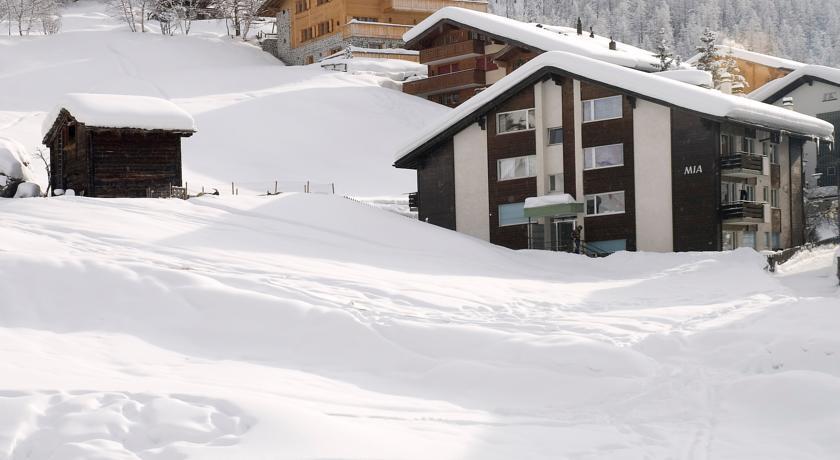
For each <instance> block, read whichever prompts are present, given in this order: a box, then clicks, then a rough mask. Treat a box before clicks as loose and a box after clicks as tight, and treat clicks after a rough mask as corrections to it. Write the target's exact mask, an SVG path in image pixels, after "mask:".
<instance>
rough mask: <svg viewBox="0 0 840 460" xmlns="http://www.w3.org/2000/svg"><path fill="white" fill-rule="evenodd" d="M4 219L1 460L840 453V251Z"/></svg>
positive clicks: (399, 230)
mask: <svg viewBox="0 0 840 460" xmlns="http://www.w3.org/2000/svg"><path fill="white" fill-rule="evenodd" d="M0 216H2V225H0V293H2V295H0V299H1V300H0V344H1V345H0V376H2V386H0V459H15V460H18V459H24V458H32V459H61V460H67V459H103V460H124V459H133V460H137V459H144V460H147V459H185V458H186V459H202V460H205V459H249V460H251V459H262V458H272V459H274V458H288V459H314V458H319V459H320V458H331V459H332V458H336V459H338V458H340V459H371V458H387V459H424V460H425V459H430V458H434V459H482V460H487V459H512V458H516V459H535V458H540V459H543V458H544V459H549V458H593V459H594V458H614V459H615V458H617V459H622V458H628V459H639V458H656V459H659V458H684V459H702V458H762V459H768V458H778V459H790V458H825V459H828V458H833V457H834V456H835V454H836V452H837V451H838V449H840V437H838V436H837V433H838V427H840V336H838V334H837V331H838V330H840V311H838V310H837V306H838V304H840V303H838V299H840V290H838V288H837V287H836V280H835V279H834V278H833V270H834V267H833V266H832V261H831V260H832V251H833V248H829V249H824V250H819V251H815V252H813V253H809V254H806V255H803V256H799V257H797V258H795V259H794V260H792V261H791V262H789V263H788V264H785V265H783V266H782V271H781V273H780V274H777V275H770V274H768V273H767V272H765V271H764V270H763V265H764V260H763V259H762V258H761V257H760V256H759V255H757V254H755V253H754V252H752V251H749V250H739V251H735V252H729V253H722V254H720V253H718V254H714V253H703V254H699V253H698V254H631V253H619V254H615V255H613V256H610V257H609V258H607V259H598V260H594V259H588V258H584V257H581V256H574V255H569V254H556V253H547V252H531V251H510V250H507V249H504V248H500V247H496V246H491V245H489V244H486V243H484V242H481V241H478V240H475V239H472V238H470V237H467V236H464V235H461V234H457V233H454V232H449V231H446V230H443V229H440V228H437V227H434V226H431V225H428V224H425V223H422V222H417V221H416V220H412V219H408V218H405V217H402V216H399V215H396V214H393V213H389V212H385V211H381V210H377V209H375V208H372V207H370V206H367V205H364V204H360V203H356V202H353V201H350V200H346V199H343V198H340V197H335V196H324V195H307V194H299V195H294V194H292V195H284V196H280V197H245V196H239V197H204V198H200V199H192V200H189V201H179V200H129V199H113V200H97V199H86V198H67V197H63V198H51V199H30V200H0Z"/></svg>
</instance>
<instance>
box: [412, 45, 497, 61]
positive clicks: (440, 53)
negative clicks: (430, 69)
mask: <svg viewBox="0 0 840 460" xmlns="http://www.w3.org/2000/svg"><path fill="white" fill-rule="evenodd" d="M483 54H484V43H482V42H481V41H479V40H469V41H465V42H458V43H452V44H449V45H442V46H436V47H434V48H426V49H422V50H420V63H421V64H429V63H442V62H446V61H447V60H452V61H455V60H457V59H458V58H466V57H469V56H481V55H483Z"/></svg>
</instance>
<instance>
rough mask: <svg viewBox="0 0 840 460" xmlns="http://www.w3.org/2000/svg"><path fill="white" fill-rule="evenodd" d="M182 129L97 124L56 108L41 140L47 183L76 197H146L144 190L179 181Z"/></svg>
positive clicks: (162, 187)
mask: <svg viewBox="0 0 840 460" xmlns="http://www.w3.org/2000/svg"><path fill="white" fill-rule="evenodd" d="M191 134H192V133H188V132H173V131H164V130H153V131H147V130H139V129H116V128H97V127H90V126H86V125H84V124H83V123H79V122H77V121H76V120H75V119H74V118H73V116H72V115H71V114H70V113H68V112H67V111H62V112H61V114H60V115H59V117H58V119H57V120H56V122H55V124H54V125H53V128H52V130H51V131H50V133H49V134H48V135H47V137H46V138H45V140H44V142H45V144H46V145H47V146H48V147H49V148H50V165H51V177H50V186H51V187H52V188H53V190H55V189H72V190H73V191H75V193H76V194H77V195H82V196H89V197H106V198H118V197H121V198H137V197H146V196H147V193H148V190H149V189H155V190H159V189H164V188H168V187H170V186H179V187H180V186H181V185H182V178H181V177H182V171H181V138H182V137H186V136H189V135H191Z"/></svg>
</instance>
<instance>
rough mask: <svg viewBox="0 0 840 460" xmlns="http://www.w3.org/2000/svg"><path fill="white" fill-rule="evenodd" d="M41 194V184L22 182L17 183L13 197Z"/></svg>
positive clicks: (32, 196)
mask: <svg viewBox="0 0 840 460" xmlns="http://www.w3.org/2000/svg"><path fill="white" fill-rule="evenodd" d="M39 196H41V186H40V185H38V184H35V183H32V182H24V183H22V184H19V185H18V188H17V191H16V192H15V198H36V197H39Z"/></svg>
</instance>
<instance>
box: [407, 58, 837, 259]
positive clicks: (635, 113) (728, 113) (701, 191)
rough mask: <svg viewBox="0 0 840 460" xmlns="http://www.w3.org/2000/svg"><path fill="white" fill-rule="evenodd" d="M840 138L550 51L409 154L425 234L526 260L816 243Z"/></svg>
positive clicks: (723, 98) (775, 114)
mask: <svg viewBox="0 0 840 460" xmlns="http://www.w3.org/2000/svg"><path fill="white" fill-rule="evenodd" d="M833 131H834V128H833V126H832V125H831V124H829V123H827V122H825V121H822V120H818V119H816V118H813V117H809V116H806V115H803V114H799V113H795V112H792V111H789V110H785V109H782V108H779V107H774V106H772V105H768V104H763V103H760V102H756V101H752V100H748V99H746V98H743V97H737V96H732V95H727V94H723V93H721V92H719V91H715V90H711V89H706V88H701V87H698V86H694V85H691V84H687V83H684V82H682V81H677V80H673V79H670V78H666V77H663V76H661V75H660V74H653V73H644V72H640V71H638V70H635V69H630V68H626V67H622V66H618V65H615V64H611V63H607V62H603V61H599V60H594V59H590V58H587V57H583V56H580V55H576V54H571V53H564V52H547V53H543V54H542V55H540V56H538V57H536V58H534V59H532V60H531V61H529V62H527V63H525V64H524V65H522V66H521V67H520V68H518V69H517V70H515V71H514V72H513V73H511V74H510V75H508V76H506V77H504V78H503V79H501V80H499V81H498V82H496V83H495V84H494V85H493V86H491V87H489V88H487V89H485V90H484V91H482V92H481V93H479V94H477V95H476V96H474V97H472V98H471V99H470V100H469V101H467V102H465V103H464V104H461V105H460V106H458V107H457V108H455V109H454V110H453V111H451V112H450V113H448V114H447V115H446V116H445V118H444V119H442V120H441V121H440V122H439V123H438V124H435V125H434V126H431V127H430V129H429V130H427V131H426V132H425V133H423V134H421V135H420V136H418V138H417V139H415V140H413V141H412V142H411V143H410V144H409V145H407V146H405V147H404V148H403V149H401V150H400V151H399V152H398V154H397V160H396V163H395V166H396V167H398V168H407V169H415V170H417V203H418V206H419V217H420V219H421V220H424V221H427V222H430V223H432V224H435V225H439V226H441V227H445V228H448V229H452V230H457V231H459V232H463V233H466V234H469V235H472V236H475V237H477V238H481V239H484V240H487V241H490V242H492V243H495V244H499V245H503V246H507V247H510V248H514V249H522V248H546V249H567V248H569V247H570V235H571V232H572V230H573V229H574V228H576V226H578V225H580V226H582V227H583V231H582V237H583V240H584V241H585V242H586V245H587V251H588V252H594V253H610V252H613V251H616V250H622V249H626V250H643V251H662V252H667V251H707V250H711V251H716V250H721V249H730V248H735V247H742V246H747V247H753V248H756V249H768V248H773V249H776V248H787V247H791V246H794V245H798V244H801V243H802V242H803V240H804V235H803V233H804V206H803V174H802V151H803V146H804V145H805V144H807V143H811V142H814V141H817V140H819V139H824V140H830V139H832V138H833Z"/></svg>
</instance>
